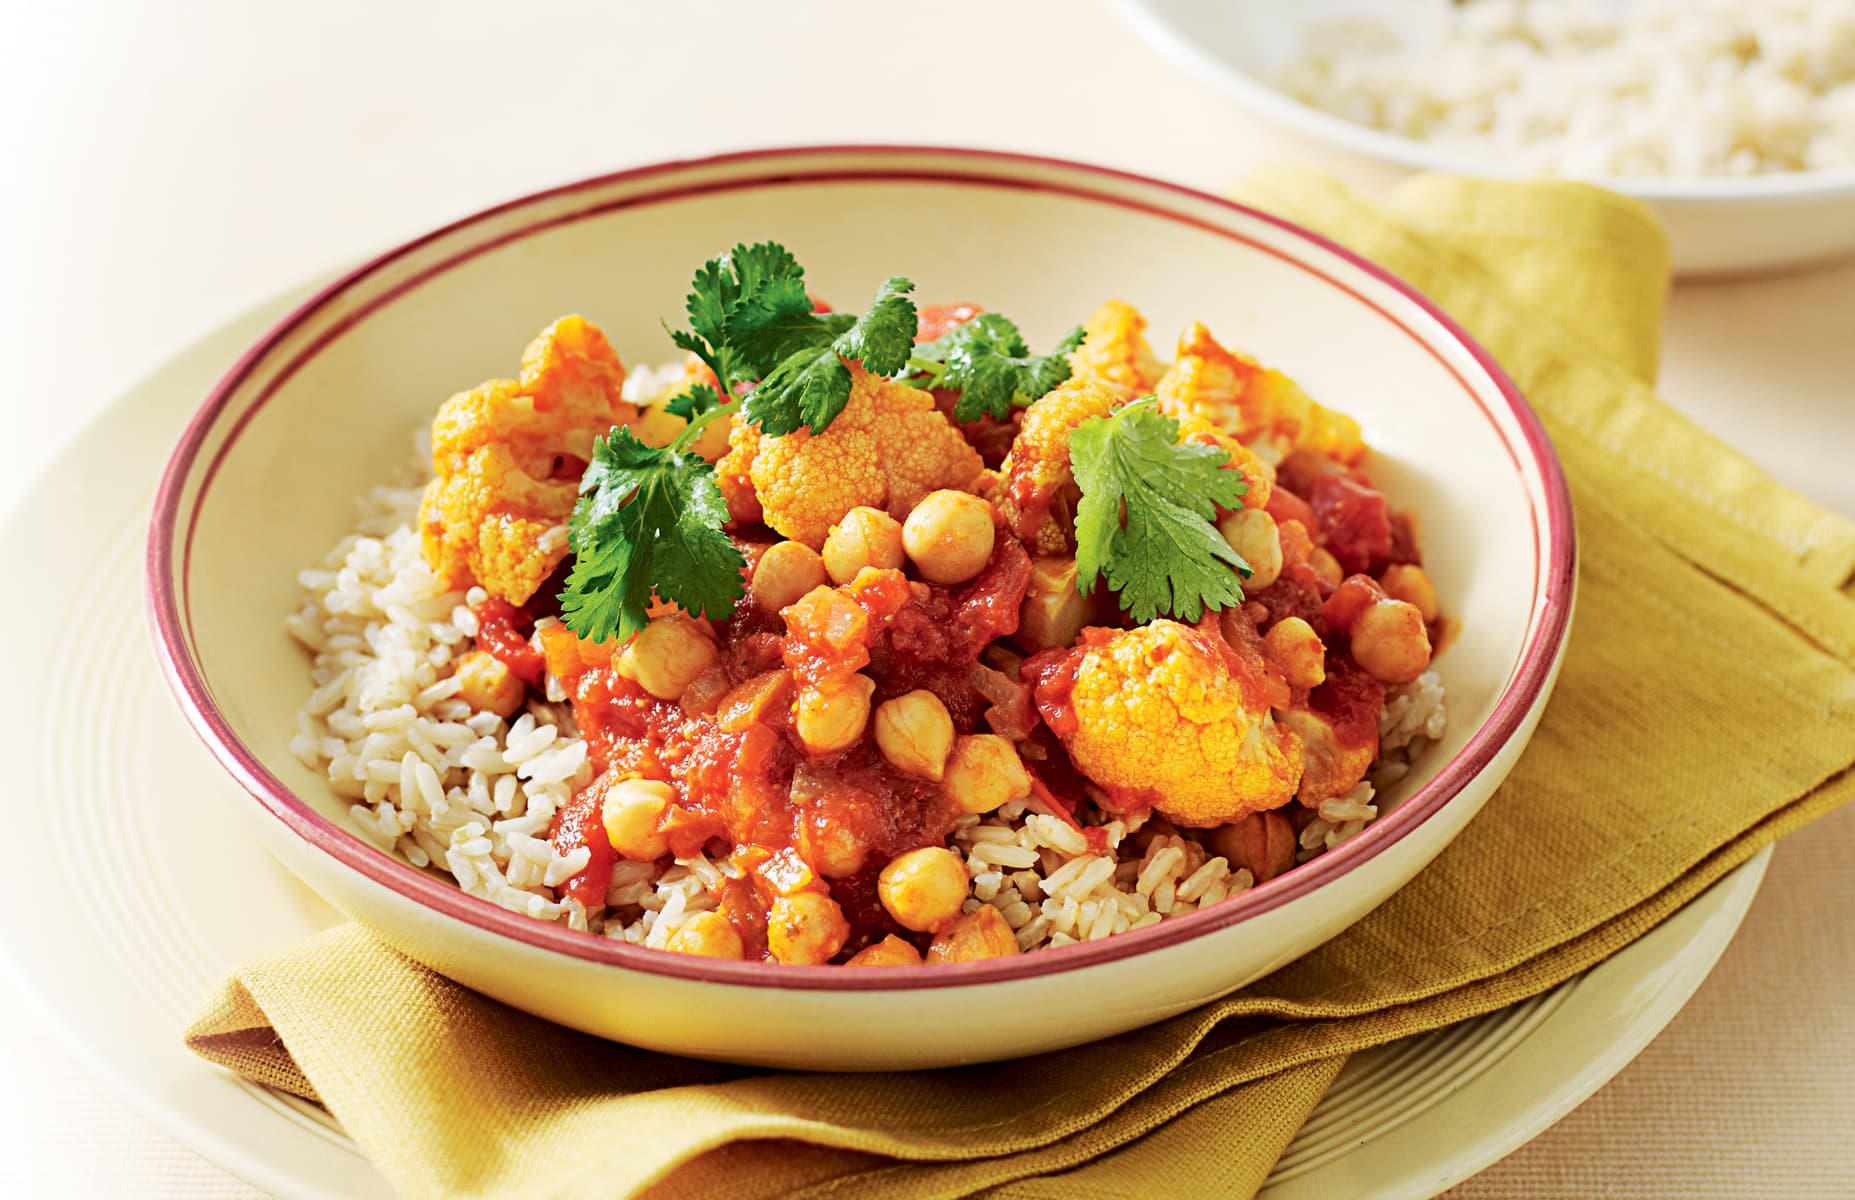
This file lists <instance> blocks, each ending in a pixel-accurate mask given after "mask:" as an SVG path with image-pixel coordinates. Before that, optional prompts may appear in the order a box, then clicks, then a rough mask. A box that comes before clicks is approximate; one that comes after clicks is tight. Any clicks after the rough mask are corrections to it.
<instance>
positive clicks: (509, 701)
mask: <svg viewBox="0 0 1855 1200" xmlns="http://www.w3.org/2000/svg"><path fill="white" fill-rule="evenodd" d="M457 679H458V688H457V694H458V696H459V697H461V698H462V699H463V701H464V703H465V704H468V705H469V706H470V707H472V708H474V709H476V710H477V711H478V712H493V713H495V714H496V715H497V716H499V717H501V718H503V719H504V720H505V721H506V720H508V719H509V718H510V717H513V716H514V715H515V714H516V713H517V712H519V711H521V708H522V701H524V700H526V699H528V687H527V685H526V684H524V683H523V682H522V681H521V680H520V679H518V678H516V675H515V672H514V671H511V670H510V669H509V667H508V664H507V663H505V662H503V661H502V660H501V659H500V658H497V657H496V656H495V655H493V654H487V653H485V652H484V651H482V650H472V651H471V652H470V653H469V654H466V655H464V657H463V658H461V659H459V660H458V663H457Z"/></svg>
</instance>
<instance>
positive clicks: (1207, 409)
mask: <svg viewBox="0 0 1855 1200" xmlns="http://www.w3.org/2000/svg"><path fill="white" fill-rule="evenodd" d="M1157 390H1158V392H1159V404H1160V407H1161V408H1162V409H1164V410H1165V411H1166V412H1167V414H1168V415H1170V416H1174V417H1183V416H1185V415H1187V414H1190V413H1196V414H1197V415H1199V416H1201V417H1204V418H1205V419H1206V420H1208V421H1210V422H1211V423H1212V424H1214V425H1216V426H1217V427H1218V428H1220V429H1222V430H1224V431H1225V432H1227V433H1232V434H1235V435H1236V436H1237V438H1238V439H1239V440H1240V441H1242V442H1243V443H1244V444H1245V445H1248V446H1258V447H1260V448H1262V450H1263V452H1264V453H1267V454H1271V455H1273V456H1274V458H1275V460H1276V461H1278V462H1279V461H1280V460H1281V459H1284V458H1286V457H1288V455H1290V454H1292V453H1293V452H1294V451H1296V450H1312V451H1314V452H1316V453H1318V454H1324V455H1326V456H1327V457H1328V458H1331V459H1334V460H1336V461H1338V462H1341V463H1344V464H1346V465H1347V466H1353V465H1355V464H1356V463H1358V461H1359V460H1360V458H1361V457H1363V456H1364V454H1365V440H1364V438H1363V437H1362V436H1361V434H1360V431H1359V422H1357V421H1355V420H1353V419H1352V418H1351V417H1349V416H1347V415H1346V414H1345V413H1340V412H1335V411H1334V410H1333V409H1330V408H1323V407H1321V406H1320V405H1318V404H1316V403H1314V401H1313V400H1311V399H1309V398H1308V394H1307V393H1306V392H1304V391H1302V390H1301V388H1300V387H1299V385H1297V384H1296V383H1295V381H1294V380H1292V379H1290V378H1289V377H1288V376H1286V375H1284V374H1282V373H1281V372H1280V371H1274V370H1270V369H1268V368H1266V367H1264V366H1262V365H1261V364H1260V363H1258V362H1257V361H1256V360H1255V359H1253V358H1250V357H1249V356H1248V355H1245V354H1238V353H1235V352H1234V351H1231V350H1227V349H1225V348H1224V347H1223V346H1222V345H1220V344H1219V343H1218V341H1217V339H1216V338H1214V337H1212V336H1211V331H1210V330H1209V329H1207V328H1205V327H1204V325H1203V324H1201V323H1200V322H1197V321H1194V322H1192V324H1191V325H1189V326H1188V327H1187V328H1186V330H1185V332H1184V333H1183V334H1182V335H1180V337H1179V354H1178V359H1177V361H1175V362H1174V363H1173V364H1172V367H1171V369H1170V370H1168V371H1167V372H1166V373H1165V375H1164V376H1163V377H1162V378H1161V379H1160V381H1159V385H1158V389H1157Z"/></svg>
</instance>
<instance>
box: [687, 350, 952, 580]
mask: <svg viewBox="0 0 1855 1200" xmlns="http://www.w3.org/2000/svg"><path fill="white" fill-rule="evenodd" d="M850 379H851V385H850V400H849V402H848V403H846V404H845V405H844V411H843V412H841V413H839V414H838V415H837V419H836V420H834V421H832V422H831V424H830V426H829V427H828V428H826V429H825V431H824V432H823V433H813V432H811V431H810V430H809V429H798V430H795V431H793V432H792V433H789V434H786V435H784V436H782V437H769V436H767V435H766V434H764V433H762V432H761V431H760V430H759V428H758V427H756V426H753V425H748V424H746V423H745V422H736V423H735V428H734V431H733V433H731V434H730V435H729V439H728V446H729V449H728V453H727V455H726V456H725V457H723V458H722V460H721V462H720V463H718V464H716V468H715V471H716V476H717V482H718V483H719V484H720V486H721V492H722V496H723V498H725V499H726V500H727V501H728V511H729V513H730V514H731V515H733V517H734V518H735V520H737V521H751V520H756V519H758V520H761V521H764V522H765V523H766V524H767V526H768V527H770V528H772V529H773V530H775V531H777V532H779V533H781V534H783V535H785V536H786V537H789V538H791V539H792V540H794V541H798V542H804V543H805V544H806V545H808V546H811V547H812V548H813V549H817V548H819V547H820V546H823V545H824V539H825V535H826V534H827V533H829V532H830V531H831V526H833V525H835V524H837V522H838V521H839V520H840V519H842V517H843V515H844V514H845V513H847V512H849V511H850V510H851V509H853V508H856V507H858V506H859V505H867V506H868V507H870V508H880V509H883V510H885V511H886V512H888V513H889V515H890V516H892V517H894V518H896V519H897V520H898V521H899V520H901V519H903V518H905V517H906V516H908V514H909V512H910V510H912V509H913V508H914V506H915V505H916V504H917V503H919V502H920V500H921V498H922V497H923V496H925V495H927V494H928V493H929V492H933V491H938V490H940V489H941V488H952V489H954V490H956V491H962V492H964V491H971V490H972V488H973V486H974V485H975V484H976V483H977V482H978V479H979V472H980V471H981V470H983V469H984V467H985V463H984V462H982V461H981V460H980V457H979V452H978V451H977V450H974V449H973V448H972V447H971V446H970V445H968V444H967V442H966V439H965V438H963V437H961V436H960V431H959V430H958V429H955V428H954V427H953V425H952V424H951V423H950V422H949V421H948V420H947V418H946V417H945V416H943V415H941V413H940V410H939V409H937V408H935V407H934V398H933V397H932V396H930V395H928V393H926V392H924V391H922V390H921V389H919V388H914V387H910V386H908V385H907V384H905V383H895V382H893V381H891V380H887V379H884V378H882V377H881V376H879V375H871V374H869V373H868V372H867V371H865V370H864V369H863V368H862V367H861V366H859V365H858V364H856V363H851V364H850ZM756 513H757V514H758V515H757V516H756Z"/></svg>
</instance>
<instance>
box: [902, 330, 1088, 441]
mask: <svg viewBox="0 0 1855 1200" xmlns="http://www.w3.org/2000/svg"><path fill="white" fill-rule="evenodd" d="M1081 344H1082V326H1080V325H1078V326H1076V327H1075V328H1074V329H1071V330H1070V331H1069V332H1068V333H1066V334H1064V335H1063V336H1062V339H1061V340H1060V341H1058V342H1057V343H1056V349H1055V350H1053V351H1051V352H1050V353H1048V354H1032V353H1031V348H1030V346H1029V345H1028V344H1027V343H1026V342H1025V341H1024V335H1023V334H1022V333H1020V332H1018V327H1017V325H1016V324H1015V323H1014V322H1013V321H1012V320H1011V319H1010V318H1009V317H1004V316H1001V315H999V314H998V313H989V312H988V313H980V314H979V315H978V316H976V317H974V318H973V319H972V320H970V321H967V322H965V323H964V324H961V325H957V326H955V327H954V328H952V329H949V330H948V331H947V332H946V333H944V334H942V335H941V336H940V337H938V338H935V339H934V340H933V341H931V342H928V343H925V344H924V345H920V346H916V347H915V351H914V355H913V357H912V358H911V360H910V363H909V365H910V367H911V369H912V370H914V371H917V372H920V373H921V375H920V377H919V378H915V377H910V378H908V380H907V381H908V382H910V383H915V384H916V385H917V386H920V387H937V388H955V389H958V391H959V393H960V398H959V400H958V401H956V402H955V403H954V407H953V419H954V420H956V421H959V422H961V423H962V424H964V423H965V422H967V421H976V420H978V419H979V418H980V417H981V416H988V417H992V418H993V419H995V420H999V421H1003V420H1005V419H1007V418H1009V417H1010V416H1011V410H1012V409H1013V408H1023V407H1025V406H1027V405H1028V404H1030V403H1031V401H1033V400H1036V399H1037V398H1038V397H1040V396H1042V395H1044V394H1045V393H1046V392H1049V391H1050V390H1051V389H1053V388H1055V387H1056V386H1057V385H1058V384H1060V383H1062V382H1063V381H1064V380H1066V379H1068V378H1069V357H1068V355H1069V353H1070V351H1072V350H1074V349H1076V348H1077V347H1078V346H1080V345H1081Z"/></svg>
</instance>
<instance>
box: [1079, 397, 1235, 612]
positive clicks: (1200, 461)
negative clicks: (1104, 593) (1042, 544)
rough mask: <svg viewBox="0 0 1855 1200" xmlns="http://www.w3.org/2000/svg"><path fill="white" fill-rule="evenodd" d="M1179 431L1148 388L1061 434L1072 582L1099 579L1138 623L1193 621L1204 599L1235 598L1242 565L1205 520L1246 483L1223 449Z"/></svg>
mask: <svg viewBox="0 0 1855 1200" xmlns="http://www.w3.org/2000/svg"><path fill="white" fill-rule="evenodd" d="M1178 436H1179V423H1178V422H1177V421H1175V420H1173V419H1172V418H1171V417H1168V416H1166V415H1165V414H1164V413H1162V412H1160V411H1159V409H1158V408H1157V406H1156V404H1155V401H1154V399H1153V398H1152V397H1150V396H1149V397H1148V398H1146V399H1144V400H1139V401H1136V402H1134V403H1132V404H1129V405H1127V406H1125V407H1123V408H1122V409H1120V410H1119V411H1118V412H1115V413H1112V414H1110V415H1109V416H1106V417H1092V418H1090V419H1089V420H1087V421H1084V422H1083V423H1082V424H1081V425H1079V426H1077V427H1076V429H1075V431H1074V432H1073V433H1071V434H1070V435H1069V457H1070V463H1071V465H1072V467H1073V468H1074V471H1075V476H1076V482H1077V484H1079V485H1080V486H1081V489H1082V500H1081V503H1079V504H1078V505H1077V506H1076V586H1077V587H1078V588H1079V589H1080V590H1081V592H1082V594H1083V595H1085V596H1086V595H1088V594H1089V592H1090V591H1092V590H1093V588H1094V585H1095V583H1096V581H1097V579H1098V578H1101V579H1105V580H1106V581H1107V585H1108V587H1109V588H1110V589H1111V590H1113V591H1115V592H1117V593H1119V595H1120V598H1121V606H1122V607H1123V608H1125V609H1126V610H1127V611H1128V612H1129V613H1130V614H1131V615H1132V616H1133V618H1134V620H1135V621H1138V622H1141V623H1145V622H1147V621H1151V620H1152V619H1153V618H1154V617H1156V616H1158V615H1159V614H1161V613H1167V614H1169V615H1171V616H1174V617H1177V618H1178V619H1179V620H1181V621H1196V620H1197V619H1198V618H1199V617H1200V616H1202V615H1203V613H1204V610H1205V609H1207V608H1209V609H1222V608H1227V607H1229V606H1230V605H1233V604H1240V603H1242V601H1243V587H1242V584H1241V583H1240V581H1239V580H1238V572H1241V573H1242V574H1243V575H1246V576H1247V575H1248V574H1249V564H1248V563H1246V562H1244V561H1243V559H1242V558H1241V557H1240V556H1239V555H1238V554H1237V552H1236V551H1235V550H1232V549H1231V548H1230V545H1229V543H1228V542H1226V541H1225V540H1224V538H1223V535H1222V534H1220V533H1218V531H1217V527H1216V526H1215V525H1214V524H1213V523H1212V522H1213V521H1215V520H1216V517H1217V511H1216V510H1217V508H1219V507H1221V508H1225V509H1234V508H1238V507H1240V506H1241V505H1242V496H1243V495H1244V493H1245V492H1247V491H1248V490H1249V485H1248V484H1247V483H1245V482H1244V481H1243V476H1242V475H1241V474H1239V473H1238V472H1236V471H1226V470H1224V469H1223V467H1224V464H1225V463H1227V462H1229V461H1230V454H1229V452H1228V451H1226V450H1221V449H1219V448H1217V447H1216V446H1204V445H1199V444H1197V443H1192V442H1188V443H1185V444H1183V445H1180V444H1178ZM1214 506H1215V507H1214Z"/></svg>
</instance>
